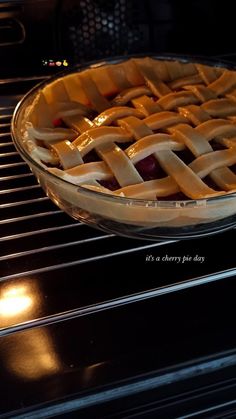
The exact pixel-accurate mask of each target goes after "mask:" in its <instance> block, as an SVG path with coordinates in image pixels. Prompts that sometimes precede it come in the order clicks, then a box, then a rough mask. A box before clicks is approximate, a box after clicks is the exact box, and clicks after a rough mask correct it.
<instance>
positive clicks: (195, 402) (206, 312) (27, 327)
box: [0, 0, 236, 419]
mask: <svg viewBox="0 0 236 419" xmlns="http://www.w3.org/2000/svg"><path fill="white" fill-rule="evenodd" d="M177 3H178V4H177ZM196 3H197V4H196ZM227 3H229V2H227V1H226V2H225V7H223V8H222V7H221V8H219V7H218V6H217V5H215V4H214V3H213V2H211V1H209V2H208V8H207V10H206V7H205V6H204V5H205V2H204V4H203V2H201V1H200V2H193V1H191V2H189V3H188V6H186V5H185V6H184V5H179V2H176V1H171V0H169V1H167V0H166V1H164V0H162V1H159V2H156V1H147V2H145V3H144V2H139V1H125V0H117V1H116V0H114V1H113V0H111V1H103V0H83V1H82V0H81V1H72V0H71V1H67V2H66V1H64V2H63V1H45V0H42V1H0V57H1V65H0V79H1V80H0V376H1V380H0V388H1V397H0V417H2V418H12V417H17V418H24V419H25V418H51V417H65V418H68V417H71V418H77V417H80V418H96V419H98V418H103V419H104V418H130V417H135V418H136V417H137V418H157V417H158V418H190V417H201V418H205V417H206V418H222V417H224V418H230V417H235V415H236V402H235V394H236V350H235V344H236V339H235V297H234V296H235V275H236V266H235V265H236V264H235V261H236V260H235V251H234V246H233V243H234V239H235V229H231V230H229V231H226V232H224V233H220V234H217V235H214V236H209V237H207V236H206V237H203V238H198V239H192V240H164V241H157V242H148V241H140V240H135V239H128V238H124V237H118V236H115V235H112V234H107V233H105V232H101V231H99V230H95V229H92V228H90V227H88V226H86V225H84V224H81V223H79V222H76V221H74V220H73V219H72V218H70V217H69V216H68V215H66V214H65V213H63V212H62V211H61V210H59V209H58V208H57V207H56V206H55V205H54V204H53V203H52V202H51V201H50V200H49V199H48V197H47V196H46V195H45V194H44V192H43V191H42V189H41V188H40V187H39V185H38V184H37V181H36V179H35V177H34V176H33V174H32V173H31V172H30V171H29V169H28V166H27V165H26V163H25V162H24V161H23V160H22V159H21V158H20V156H19V154H18V153H17V151H16V150H15V148H14V146H13V143H12V139H11V135H10V122H11V117H12V113H13V110H14V108H15V106H16V104H17V102H18V101H19V100H20V99H21V97H22V96H23V95H24V94H25V93H26V92H28V91H29V90H30V89H31V88H32V87H33V86H35V85H36V84H37V83H38V82H39V81H41V80H44V79H45V78H46V77H48V76H50V75H51V74H54V73H56V72H57V71H60V70H61V68H60V66H57V65H51V64H52V63H55V62H56V61H61V62H62V63H63V61H64V60H65V61H66V62H67V63H68V64H69V65H68V66H70V65H72V64H73V63H75V62H86V60H89V59H97V58H98V59H100V58H103V57H107V56H112V55H118V54H123V55H125V54H127V53H136V52H149V51H155V52H157V53H163V52H173V53H183V54H199V55H205V56H208V57H209V56H219V58H221V59H226V60H228V61H231V62H235V58H236V51H235V50H234V49H233V48H234V45H233V43H232V42H231V41H232V30H233V29H232V26H231V24H230V22H231V20H232V16H231V15H232V14H231V13H229V7H228V6H229V5H228V6H227ZM212 11H213V12H212ZM212 13H214V16H215V20H214V22H213V20H212V19H209V15H211V14H212ZM186 14H187V15H188V18H187V20H186ZM226 18H227V22H228V23H225V24H224V22H226ZM199 19H201V24H200V23H199V22H200V20H199ZM220 19H222V22H223V23H222V22H221V27H223V29H224V30H222V31H220V32H219V30H218V27H219V26H217V23H219V22H220ZM184 20H185V26H183V21H184ZM45 22H46V23H45ZM200 29H201V31H200ZM186 31H187V32H188V34H189V35H188V36H186ZM219 33H221V38H220V35H219ZM45 63H47V64H45ZM62 65H63V64H62Z"/></svg>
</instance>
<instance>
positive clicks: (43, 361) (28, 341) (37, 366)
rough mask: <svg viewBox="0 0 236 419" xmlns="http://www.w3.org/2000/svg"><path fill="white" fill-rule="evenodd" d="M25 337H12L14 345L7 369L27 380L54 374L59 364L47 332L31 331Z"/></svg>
mask: <svg viewBox="0 0 236 419" xmlns="http://www.w3.org/2000/svg"><path fill="white" fill-rule="evenodd" d="M27 335H28V334H25V335H24V336H21V337H20V336H17V337H14V345H12V346H11V347H10V350H9V351H8V355H7V360H6V361H7V365H8V368H9V369H10V370H11V372H13V373H14V374H15V375H17V376H19V377H21V378H24V379H28V380H36V379H39V378H43V377H46V376H49V375H53V374H56V373H57V372H58V371H59V370H60V368H61V362H60V360H59V357H58V355H57V353H56V351H55V348H54V344H53V339H52V337H51V336H50V335H49V333H48V331H47V330H45V329H33V330H31V331H30V333H29V335H28V336H27Z"/></svg>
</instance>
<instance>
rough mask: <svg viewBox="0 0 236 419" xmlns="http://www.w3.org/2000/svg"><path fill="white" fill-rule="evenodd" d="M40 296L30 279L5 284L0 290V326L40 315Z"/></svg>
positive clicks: (35, 284)
mask: <svg viewBox="0 0 236 419" xmlns="http://www.w3.org/2000/svg"><path fill="white" fill-rule="evenodd" d="M41 306H42V298H41V293H40V290H39V288H38V286H37V283H36V282H35V281H33V280H31V279H27V281H26V280H20V281H19V282H17V283H15V282H14V283H9V284H5V285H4V286H3V287H2V289H1V292H0V328H2V327H7V326H11V325H13V324H17V323H22V322H24V321H27V320H30V319H32V318H35V317H36V315H37V316H38V315H40V313H39V312H40V310H41V309H42V307H41Z"/></svg>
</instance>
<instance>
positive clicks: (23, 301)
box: [0, 286, 33, 317]
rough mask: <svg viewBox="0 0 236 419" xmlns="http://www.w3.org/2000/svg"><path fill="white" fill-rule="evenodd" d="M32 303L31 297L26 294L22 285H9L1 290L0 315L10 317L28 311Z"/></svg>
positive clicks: (25, 289)
mask: <svg viewBox="0 0 236 419" xmlns="http://www.w3.org/2000/svg"><path fill="white" fill-rule="evenodd" d="M32 305H33V298H32V296H30V295H27V288H26V287H24V286H18V287H17V286H14V287H9V288H7V289H6V290H4V291H3V293H2V296H1V298H0V316H2V317H12V316H17V315H19V314H20V313H23V312H25V311H28V310H29V309H30V307H32Z"/></svg>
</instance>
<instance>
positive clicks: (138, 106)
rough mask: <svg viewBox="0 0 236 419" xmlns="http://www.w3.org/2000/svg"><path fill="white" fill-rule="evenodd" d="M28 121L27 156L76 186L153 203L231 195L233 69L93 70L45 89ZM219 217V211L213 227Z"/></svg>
mask: <svg viewBox="0 0 236 419" xmlns="http://www.w3.org/2000/svg"><path fill="white" fill-rule="evenodd" d="M28 121H29V122H28V130H27V143H28V149H29V150H30V152H31V155H32V156H33V158H34V159H36V160H37V161H39V162H40V163H41V164H43V165H44V166H46V167H47V168H48V170H49V171H50V172H52V173H53V174H55V175H57V176H58V177H60V178H63V179H65V180H67V181H69V182H70V183H73V184H75V185H82V186H85V187H86V188H88V189H91V190H95V191H97V192H105V193H108V194H109V195H115V196H121V197H128V198H141V199H147V200H157V201H160V200H168V201H180V200H187V201H189V200H198V199H202V198H211V197H217V196H221V195H228V194H229V193H231V192H234V191H236V174H235V173H236V72H235V71H230V70H228V69H224V68H222V67H210V66H206V65H203V64H194V63H186V62H185V63H184V62H179V61H161V60H156V59H153V58H138V59H130V60H127V61H123V62H121V63H118V64H108V65H106V64H105V65H101V66H94V67H93V66H92V67H90V68H89V69H87V70H84V71H82V72H78V73H73V74H70V75H68V76H65V77H62V78H60V79H57V80H56V81H54V82H52V83H50V84H47V85H46V87H44V88H43V89H42V90H41V92H40V94H39V95H38V96H37V98H36V99H35V101H34V106H33V107H31V108H30V112H29V114H28ZM98 195H99V194H98ZM214 201H215V200H214ZM225 205H227V204H225ZM233 206H234V207H235V206H236V204H235V202H234V205H233ZM226 212H227V211H226ZM232 212H236V209H235V208H234V209H232V208H231V211H229V213H227V214H226V215H231V214H232ZM223 216H224V214H223V213H222V205H221V209H220V212H219V214H217V215H216V214H215V215H214V216H213V219H217V218H222V217H223ZM184 218H185V215H184ZM193 218H194V220H196V218H197V217H196V213H195V215H194V217H193ZM209 218H211V216H210V214H209V213H208V215H207V216H206V219H208V221H209Z"/></svg>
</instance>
